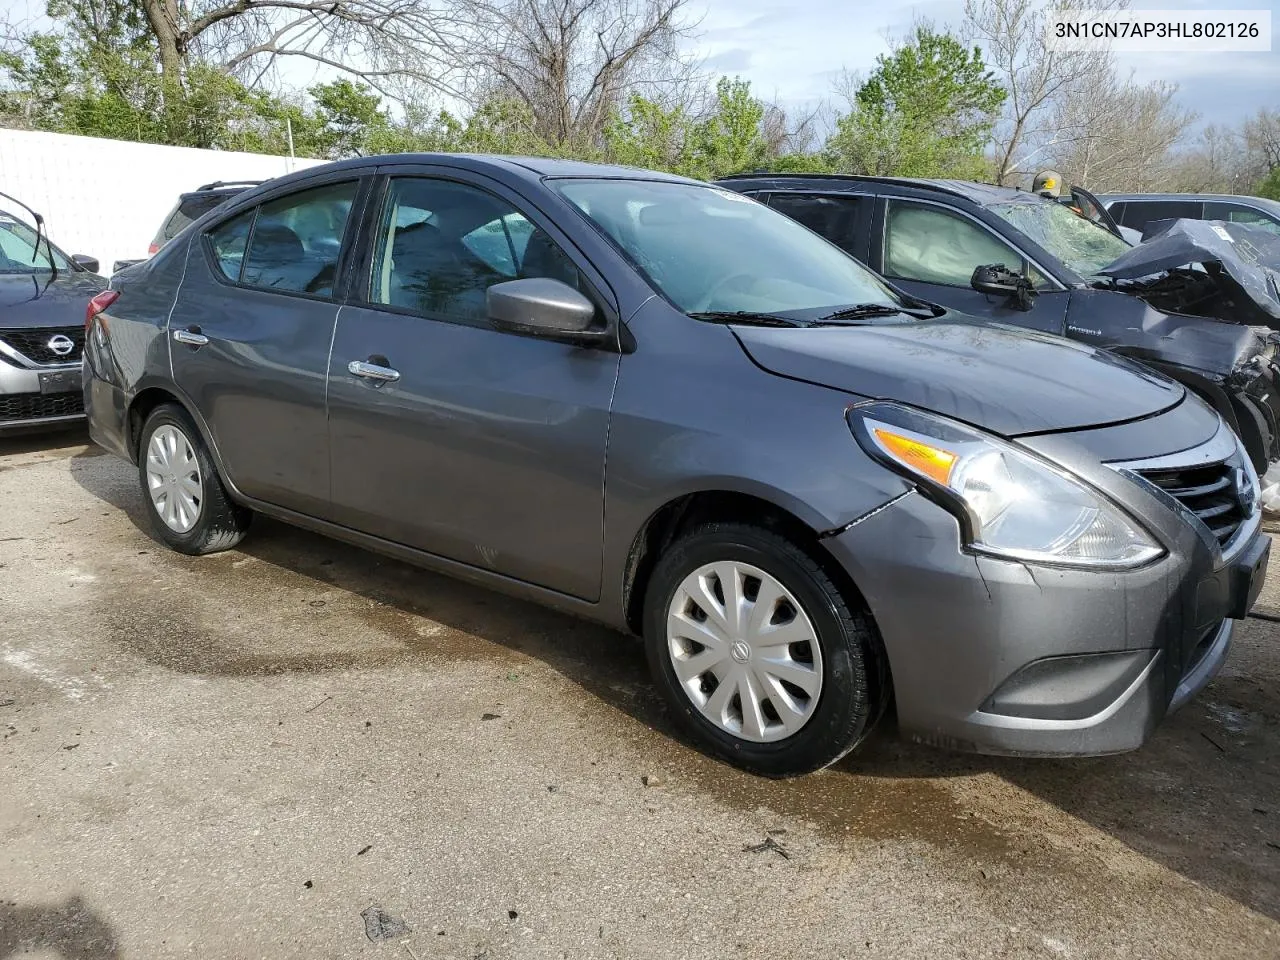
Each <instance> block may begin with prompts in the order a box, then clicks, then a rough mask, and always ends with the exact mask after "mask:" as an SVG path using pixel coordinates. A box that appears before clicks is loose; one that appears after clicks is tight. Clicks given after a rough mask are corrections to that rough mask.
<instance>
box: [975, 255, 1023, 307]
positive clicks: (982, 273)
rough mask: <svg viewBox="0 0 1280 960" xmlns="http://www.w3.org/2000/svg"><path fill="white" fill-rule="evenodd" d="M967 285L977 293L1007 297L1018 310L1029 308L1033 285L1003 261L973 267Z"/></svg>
mask: <svg viewBox="0 0 1280 960" xmlns="http://www.w3.org/2000/svg"><path fill="white" fill-rule="evenodd" d="M969 286H971V287H973V289H975V290H977V291H978V292H979V293H985V294H988V295H989V296H994V297H1008V298H1009V299H1010V300H1011V301H1013V305H1014V306H1016V307H1017V308H1018V309H1019V310H1030V309H1031V299H1032V297H1034V296H1035V295H1036V291H1035V287H1033V286H1032V285H1031V281H1030V280H1028V279H1027V278H1026V277H1024V276H1023V275H1022V274H1020V273H1014V272H1013V271H1012V270H1010V269H1009V268H1008V267H1006V266H1005V265H1004V264H1003V263H991V264H987V265H986V266H984V267H975V268H974V271H973V276H972V277H971V278H970V280H969Z"/></svg>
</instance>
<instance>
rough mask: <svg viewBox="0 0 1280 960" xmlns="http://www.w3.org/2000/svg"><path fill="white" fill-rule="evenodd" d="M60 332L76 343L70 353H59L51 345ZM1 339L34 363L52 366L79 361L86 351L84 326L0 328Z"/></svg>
mask: <svg viewBox="0 0 1280 960" xmlns="http://www.w3.org/2000/svg"><path fill="white" fill-rule="evenodd" d="M59 334H61V335H62V336H64V337H66V338H67V339H68V340H70V341H71V342H72V343H73V344H75V346H74V348H73V349H72V350H71V351H70V352H69V353H66V354H62V355H59V354H57V353H55V352H54V351H53V349H52V348H51V347H50V346H49V341H50V340H52V339H53V338H54V337H56V336H58V335H59ZM0 341H3V342H4V343H6V344H8V345H9V346H10V347H12V348H13V349H14V350H17V351H18V353H20V354H22V355H23V356H24V357H26V358H27V359H28V360H31V361H32V362H34V363H41V364H48V365H50V366H52V365H54V364H62V363H79V362H80V354H81V353H82V352H83V351H84V326H83V325H79V326H74V327H41V328H38V329H35V330H0Z"/></svg>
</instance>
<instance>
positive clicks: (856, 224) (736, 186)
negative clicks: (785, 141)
mask: <svg viewBox="0 0 1280 960" xmlns="http://www.w3.org/2000/svg"><path fill="white" fill-rule="evenodd" d="M720 184H721V186H724V187H727V188H730V189H733V190H735V191H737V192H739V193H745V194H747V195H749V196H752V197H755V198H756V199H757V200H759V201H761V202H762V203H767V204H768V205H769V206H771V207H774V208H775V209H777V210H779V211H781V212H783V213H786V214H788V215H790V216H792V217H794V218H795V219H797V220H799V221H800V222H801V223H803V224H804V225H805V226H807V227H809V228H810V229H812V230H814V231H816V232H818V233H820V234H822V235H823V236H825V237H826V238H827V239H828V240H830V241H832V242H833V243H835V244H836V245H837V246H839V247H841V248H843V249H844V250H845V251H846V252H848V253H850V254H852V255H853V256H855V257H857V258H858V259H859V260H861V261H863V262H864V263H866V264H868V265H869V266H871V267H872V268H873V269H874V270H876V271H878V272H879V273H881V274H883V275H884V276H886V277H888V278H889V279H890V280H891V281H892V282H893V283H894V284H895V285H896V286H898V287H899V288H900V289H902V290H904V291H906V292H907V293H910V294H912V295H914V296H916V297H918V298H920V299H921V300H924V301H928V302H931V303H938V304H941V305H943V306H945V307H948V308H950V309H953V310H959V311H962V312H964V313H967V314H970V315H972V316H977V317H982V318H986V319H991V320H997V321H1000V322H1002V323H1009V324H1014V325H1017V326H1020V327H1030V328H1032V329H1036V330H1042V331H1045V332H1047V333H1054V334H1058V335H1061V336H1066V337H1070V338H1071V339H1073V340H1079V341H1082V342H1084V343H1088V344H1091V345H1095V346H1100V347H1105V348H1107V349H1110V350H1112V351H1114V352H1116V353H1119V354H1123V355H1124V356H1126V357H1131V358H1134V359H1137V360H1141V361H1143V362H1144V363H1146V364H1148V365H1149V366H1151V367H1154V368H1155V369H1157V370H1159V371H1161V372H1162V373H1164V374H1166V375H1167V376H1170V377H1172V378H1174V379H1175V380H1179V381H1181V382H1183V383H1185V384H1186V385H1187V386H1189V387H1191V388H1192V389H1193V390H1195V391H1196V393H1198V394H1199V395H1200V396H1202V397H1204V398H1205V399H1206V400H1207V401H1208V402H1209V404H1210V405H1211V406H1213V407H1214V409H1216V410H1217V411H1218V412H1219V413H1221V414H1222V416H1223V417H1224V418H1225V419H1226V420H1227V422H1228V423H1230V424H1231V425H1232V427H1233V428H1234V429H1235V430H1236V432H1237V434H1238V435H1239V436H1240V438H1241V439H1242V440H1243V441H1244V444H1245V447H1246V449H1247V450H1248V451H1249V455H1250V457H1251V459H1252V460H1253V462H1254V465H1255V467H1256V468H1257V470H1258V472H1259V473H1260V474H1261V473H1265V472H1266V471H1267V468H1268V465H1269V464H1271V463H1273V462H1276V461H1277V460H1280V427H1278V423H1280V391H1278V390H1277V378H1278V376H1280V356H1278V348H1280V333H1277V332H1276V331H1277V330H1280V291H1277V279H1276V277H1277V273H1276V270H1277V268H1278V267H1280V238H1276V237H1271V236H1270V235H1268V234H1265V233H1263V232H1262V231H1258V230H1254V229H1251V228H1248V227H1243V226H1241V225H1239V224H1220V223H1213V222H1205V221H1186V220H1183V221H1170V222H1168V223H1165V224H1159V225H1155V227H1154V228H1153V229H1149V230H1148V231H1147V237H1148V239H1147V240H1146V241H1145V242H1143V243H1141V244H1139V245H1138V246H1133V245H1132V244H1130V243H1129V242H1128V241H1127V240H1125V239H1123V238H1122V237H1120V236H1118V235H1117V234H1116V233H1115V232H1112V231H1111V230H1109V229H1106V228H1105V227H1104V226H1101V225H1098V224H1096V223H1094V222H1091V221H1090V220H1089V219H1087V218H1086V217H1084V216H1081V215H1079V214H1077V213H1075V212H1073V211H1072V210H1071V208H1070V207H1068V206H1067V205H1065V204H1063V203H1058V202H1055V201H1054V200H1050V199H1046V198H1045V197H1042V196H1039V195H1037V194H1034V193H1027V192H1024V191H1019V190H1013V189H1010V188H1007V187H996V186H989V185H986V184H978V183H969V182H965V181H959V180H914V179H899V178H887V177H849V176H833V175H806V174H797V175H774V174H752V175H743V176H737V177H730V178H727V179H725V180H722V181H720Z"/></svg>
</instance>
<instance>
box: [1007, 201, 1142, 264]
mask: <svg viewBox="0 0 1280 960" xmlns="http://www.w3.org/2000/svg"><path fill="white" fill-rule="evenodd" d="M987 209H988V210H990V211H991V212H992V213H994V214H995V215H996V216H998V217H1000V218H1001V219H1003V220H1005V221H1007V222H1008V223H1011V224H1012V225H1013V226H1015V227H1017V228H1018V229H1019V230H1021V231H1022V232H1023V233H1025V234H1026V235H1027V236H1028V237H1030V238H1031V239H1032V240H1034V241H1035V242H1036V243H1038V244H1040V246H1042V247H1044V248H1045V249H1046V250H1048V251H1049V252H1050V253H1052V254H1053V255H1054V256H1055V257H1057V258H1058V259H1059V260H1061V261H1062V262H1063V263H1065V264H1066V265H1067V266H1068V267H1070V268H1071V269H1072V270H1074V271H1075V272H1076V273H1078V274H1080V276H1082V277H1094V276H1097V275H1098V272H1099V271H1100V270H1102V268H1103V267H1105V266H1106V265H1107V264H1109V263H1111V261H1112V260H1115V259H1116V257H1118V256H1120V255H1121V254H1122V253H1124V252H1125V251H1127V250H1129V249H1130V247H1129V244H1127V243H1125V241H1123V240H1121V239H1120V238H1119V237H1117V236H1116V235H1115V234H1114V233H1112V232H1111V231H1109V230H1107V229H1106V228H1104V227H1100V226H1098V225H1097V224H1096V223H1092V222H1091V221H1089V220H1086V219H1085V218H1084V217H1082V216H1080V215H1079V214H1078V213H1074V212H1072V210H1071V209H1070V208H1069V207H1067V206H1064V205H1063V204H1061V203H1054V202H1053V201H1049V200H1044V201H1029V200H1012V201H1009V202H1007V203H992V204H989V205H988V206H987Z"/></svg>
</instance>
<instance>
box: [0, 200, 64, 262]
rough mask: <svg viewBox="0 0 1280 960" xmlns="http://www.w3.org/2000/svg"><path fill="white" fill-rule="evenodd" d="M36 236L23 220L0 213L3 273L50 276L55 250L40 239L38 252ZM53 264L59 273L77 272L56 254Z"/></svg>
mask: <svg viewBox="0 0 1280 960" xmlns="http://www.w3.org/2000/svg"><path fill="white" fill-rule="evenodd" d="M36 247H37V243H36V232H35V230H33V229H32V228H31V227H29V226H27V225H26V224H25V223H23V222H22V221H21V220H15V219H14V218H13V217H11V216H9V214H7V213H0V273H49V272H51V271H50V269H49V255H50V250H51V248H50V247H49V246H48V244H47V243H46V242H45V239H44V237H40V238H39V249H38V250H37V249H36ZM52 254H53V262H54V264H56V265H57V268H58V269H59V270H71V269H73V268H72V266H71V264H70V263H69V262H68V261H67V259H66V257H64V256H62V254H60V253H59V252H58V251H57V250H53V251H52Z"/></svg>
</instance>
